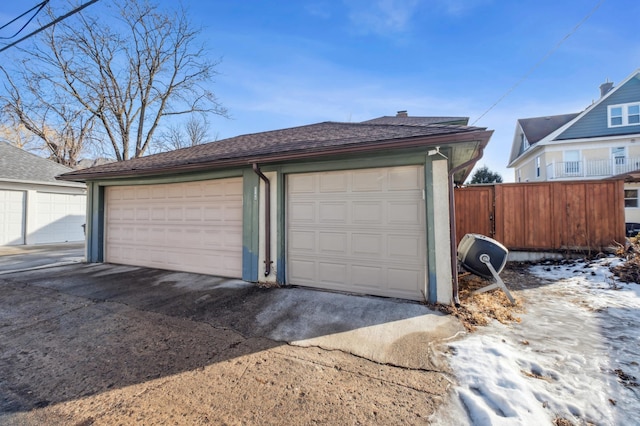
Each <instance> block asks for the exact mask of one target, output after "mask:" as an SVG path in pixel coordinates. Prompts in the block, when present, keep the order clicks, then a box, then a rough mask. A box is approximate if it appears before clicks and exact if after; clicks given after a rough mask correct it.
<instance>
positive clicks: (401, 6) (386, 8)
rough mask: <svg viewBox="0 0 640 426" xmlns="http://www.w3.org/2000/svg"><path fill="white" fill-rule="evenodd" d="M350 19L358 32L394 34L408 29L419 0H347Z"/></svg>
mask: <svg viewBox="0 0 640 426" xmlns="http://www.w3.org/2000/svg"><path fill="white" fill-rule="evenodd" d="M346 4H347V7H348V8H349V9H350V11H349V20H350V22H351V24H352V25H353V26H354V29H355V30H356V31H357V32H361V33H364V34H377V35H393V34H398V33H402V32H405V31H407V30H408V29H409V28H410V25H411V20H412V18H413V16H414V13H415V12H416V9H417V6H418V4H419V2H418V1H417V0H377V1H362V0H347V2H346Z"/></svg>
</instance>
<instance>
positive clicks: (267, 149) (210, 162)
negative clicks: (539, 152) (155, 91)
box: [61, 122, 493, 181]
mask: <svg viewBox="0 0 640 426" xmlns="http://www.w3.org/2000/svg"><path fill="white" fill-rule="evenodd" d="M492 133H493V132H492V131H487V130H486V129H485V128H481V127H469V126H452V125H441V124H429V125H415V124H414V125H398V124H371V123H338V122H323V123H317V124H311V125H306V126H299V127H292V128H288V129H282V130H273V131H268V132H261V133H253V134H248V135H241V136H236V137H232V138H229V139H223V140H220V141H217V142H210V143H207V144H203V145H198V146H194V147H189V148H183V149H178V150H175V151H170V152H165V153H160V154H155V155H149V156H146V157H141V158H135V159H132V160H128V161H123V162H117V163H110V164H104V165H101V166H96V167H92V168H89V169H84V170H76V171H72V172H69V173H65V174H64V175H63V176H61V179H65V180H78V181H84V180H97V179H101V178H116V177H132V176H139V175H154V174H160V173H167V172H188V171H196V170H198V171H200V170H211V169H215V168H223V167H238V166H246V165H248V164H251V163H255V162H260V163H268V162H272V163H273V162H278V161H285V160H295V159H310V158H317V157H319V156H326V155H341V154H349V153H352V154H353V153H361V152H375V151H384V150H389V149H402V148H405V149H408V148H419V147H428V146H436V145H446V144H454V145H455V144H463V143H467V144H469V143H471V144H472V145H473V146H472V147H471V148H468V149H467V151H468V150H469V149H470V150H472V151H474V152H475V151H476V150H477V149H479V147H480V149H482V148H484V146H485V145H486V144H487V142H488V141H489V138H490V137H491V134H492ZM467 154H468V153H466V151H465V154H464V155H463V154H460V155H456V158H457V157H465V156H467V157H470V155H467ZM468 159H469V158H466V159H457V160H456V159H451V157H450V161H452V162H455V161H457V162H458V163H460V164H461V163H463V162H464V161H467V160H468ZM456 165H458V164H453V166H456ZM471 167H473V166H471ZM470 170H471V168H468V170H465V173H467V174H468V172H470Z"/></svg>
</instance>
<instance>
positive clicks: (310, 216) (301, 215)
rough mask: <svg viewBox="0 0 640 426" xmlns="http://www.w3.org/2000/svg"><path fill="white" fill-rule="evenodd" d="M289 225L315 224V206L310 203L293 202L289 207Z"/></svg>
mask: <svg viewBox="0 0 640 426" xmlns="http://www.w3.org/2000/svg"><path fill="white" fill-rule="evenodd" d="M288 216H289V223H315V221H316V206H315V203H312V202H302V203H301V202H295V203H293V202H292V203H291V204H290V207H289V215H288Z"/></svg>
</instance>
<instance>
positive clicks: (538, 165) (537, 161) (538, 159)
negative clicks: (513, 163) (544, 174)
mask: <svg viewBox="0 0 640 426" xmlns="http://www.w3.org/2000/svg"><path fill="white" fill-rule="evenodd" d="M536 177H540V156H537V157H536Z"/></svg>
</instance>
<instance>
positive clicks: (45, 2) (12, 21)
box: [0, 0, 49, 40]
mask: <svg viewBox="0 0 640 426" xmlns="http://www.w3.org/2000/svg"><path fill="white" fill-rule="evenodd" d="M47 3H49V0H44V1H43V2H41V3H39V4H37V5H35V6H33V7H32V8H31V9H29V10H27V11H26V12H24V13H23V14H22V15H20V16H18V17H17V18H14V19H12V20H11V21H10V22H7V23H6V24H4V25H3V26H1V27H0V30H3V29H5V28H6V27H8V26H9V25H11V24H13V23H14V22H16V21H17V20H18V19H20V18H22V17H24V16H25V15H27V14H28V13H30V12H32V11H34V10H35V9H38V10H36V13H34V14H33V16H32V17H31V18H29V20H28V21H27V22H26V23H25V24H24V25H23V26H22V28H20V29H19V30H18V31H17V32H16V33H15V34H14V35H12V36H10V37H0V40H11V39H12V38H14V37H15V36H17V35H18V34H20V33H21V32H22V30H24V29H25V28H26V27H27V25H29V24H30V23H31V21H33V19H34V18H35V17H36V16H38V13H40V11H41V10H42V9H44V7H45V6H46V5H47Z"/></svg>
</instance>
